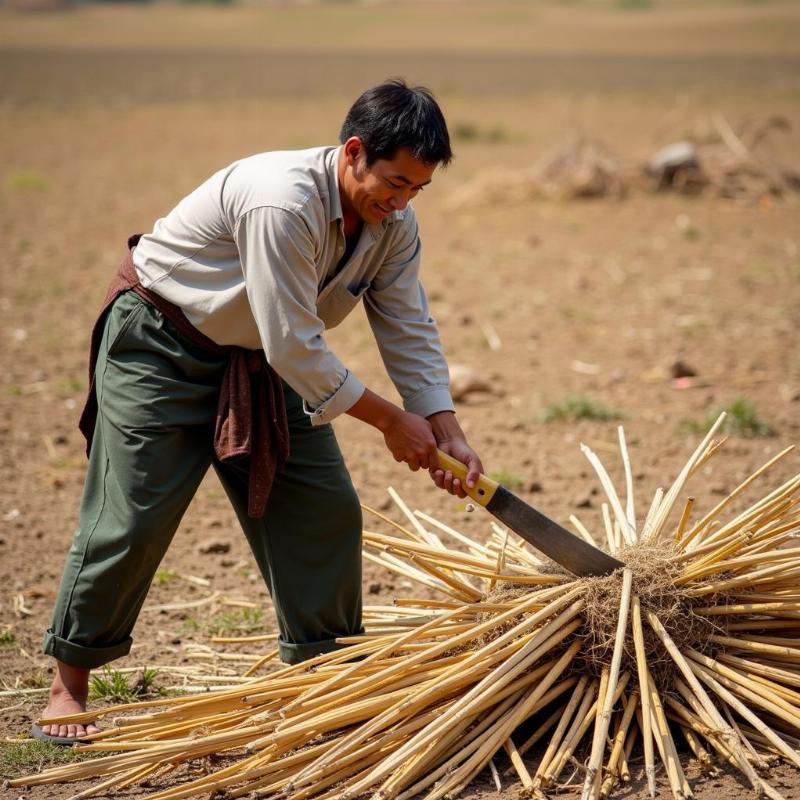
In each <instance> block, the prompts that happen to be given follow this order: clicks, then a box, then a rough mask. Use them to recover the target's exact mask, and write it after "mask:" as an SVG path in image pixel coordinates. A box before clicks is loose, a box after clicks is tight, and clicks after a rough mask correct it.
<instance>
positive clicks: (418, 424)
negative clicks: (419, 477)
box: [383, 409, 439, 472]
mask: <svg viewBox="0 0 800 800" xmlns="http://www.w3.org/2000/svg"><path fill="white" fill-rule="evenodd" d="M383 438H384V441H385V442H386V446H387V447H388V448H389V450H390V451H391V453H392V455H393V456H394V460H395V461H405V463H406V464H408V466H409V468H410V469H412V470H414V471H415V472H416V471H417V470H418V469H419V468H420V467H422V468H423V469H428V468H429V467H435V466H438V463H439V462H438V461H437V459H436V439H435V437H434V435H433V430H432V429H431V424H430V422H428V420H426V419H425V418H424V417H419V416H417V415H416V414H410V413H409V412H408V411H400V410H399V409H398V410H397V413H396V415H395V417H394V420H393V422H392V424H391V425H389V427H388V428H387V429H386V430H384V431H383Z"/></svg>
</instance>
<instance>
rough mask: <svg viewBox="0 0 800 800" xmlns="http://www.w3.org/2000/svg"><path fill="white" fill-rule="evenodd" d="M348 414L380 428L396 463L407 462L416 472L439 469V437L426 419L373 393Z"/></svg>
mask: <svg viewBox="0 0 800 800" xmlns="http://www.w3.org/2000/svg"><path fill="white" fill-rule="evenodd" d="M347 413H348V414H349V415H350V416H351V417H355V418H356V419H360V420H361V421H362V422H367V423H369V424H370V425H373V426H374V427H376V428H377V429H378V430H379V431H380V432H381V433H382V434H383V439H384V441H385V442H386V446H387V447H388V448H389V450H390V452H391V454H392V455H393V456H394V458H395V461H405V463H406V464H408V466H409V468H410V469H412V470H415V471H416V470H418V469H419V468H420V467H422V468H423V469H428V468H429V467H436V466H438V461H437V460H436V437H435V436H434V433H433V428H432V427H431V423H430V422H428V420H426V419H425V418H424V417H420V416H418V415H417V414H411V413H409V412H408V411H403V410H402V409H401V408H398V407H397V406H396V405H394V404H393V403H390V402H389V401H388V400H384V399H383V398H382V397H380V396H379V395H377V394H375V392H373V391H370V390H369V389H366V390H365V391H364V394H363V395H361V398H360V399H359V400H357V401H356V403H355V404H354V405H353V406H352V407H351V408H350V409H349V410H348V412H347Z"/></svg>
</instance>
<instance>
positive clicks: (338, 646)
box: [278, 639, 348, 664]
mask: <svg viewBox="0 0 800 800" xmlns="http://www.w3.org/2000/svg"><path fill="white" fill-rule="evenodd" d="M345 647H348V645H346V644H342V643H341V642H338V641H337V640H336V639H321V640H320V641H318V642H304V643H303V644H292V643H291V642H284V641H283V639H278V654H279V655H280V659H281V661H283V663H284V664H299V663H301V662H302V661H308V659H309V658H315V657H316V656H321V655H322V654H323V653H332V652H333V651H334V650H342V649H343V648H345Z"/></svg>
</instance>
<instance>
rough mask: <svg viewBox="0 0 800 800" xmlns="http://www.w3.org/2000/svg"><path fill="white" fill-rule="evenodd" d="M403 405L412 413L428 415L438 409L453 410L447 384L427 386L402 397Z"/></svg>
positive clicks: (454, 408)
mask: <svg viewBox="0 0 800 800" xmlns="http://www.w3.org/2000/svg"><path fill="white" fill-rule="evenodd" d="M403 407H404V408H405V410H406V411H410V412H411V413H412V414H418V415H419V416H420V417H429V416H430V415H431V414H436V413H437V412H439V411H455V410H456V407H455V405H454V404H453V398H452V397H451V396H450V387H449V386H428V387H426V388H425V389H421V390H420V391H418V392H416V393H415V394H412V395H411V396H410V397H406V398H404V399H403Z"/></svg>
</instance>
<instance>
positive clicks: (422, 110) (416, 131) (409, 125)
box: [339, 78, 453, 166]
mask: <svg viewBox="0 0 800 800" xmlns="http://www.w3.org/2000/svg"><path fill="white" fill-rule="evenodd" d="M351 136H358V138H359V139H361V142H362V144H363V145H364V149H365V150H366V153H367V165H368V166H369V165H371V164H373V163H374V162H375V161H377V160H378V159H388V160H391V159H393V158H394V157H395V154H396V153H397V151H398V150H399V149H400V148H406V149H408V150H410V151H411V154H412V155H413V156H414V158H416V159H418V160H419V161H422V162H423V163H424V164H442V165H443V166H446V165H447V164H449V163H450V161H451V159H452V158H453V151H452V150H451V149H450V134H449V133H448V132H447V123H446V122H445V120H444V114H442V110H441V108H439V104H438V103H437V102H436V100H435V98H434V96H433V94H432V93H431V92H430V91H429V90H428V89H426V88H425V87H424V86H414V87H409V86H407V85H406V82H405V81H404V80H402V79H400V78H393V79H391V80H388V81H385V82H384V83H381V84H379V85H378V86H374V87H373V88H372V89H367V91H366V92H364V94H362V95H361V97H359V98H358V100H356V101H355V103H353V105H352V107H351V108H350V110H349V111H348V112H347V116H346V117H345V120H344V124H343V125H342V129H341V131H340V132H339V140H340V141H341V142H342V144H344V142H346V141H347V140H348V139H349V138H350V137H351Z"/></svg>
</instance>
